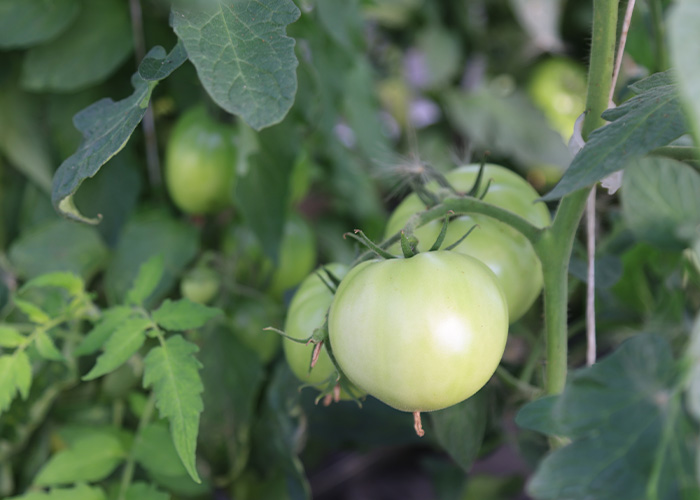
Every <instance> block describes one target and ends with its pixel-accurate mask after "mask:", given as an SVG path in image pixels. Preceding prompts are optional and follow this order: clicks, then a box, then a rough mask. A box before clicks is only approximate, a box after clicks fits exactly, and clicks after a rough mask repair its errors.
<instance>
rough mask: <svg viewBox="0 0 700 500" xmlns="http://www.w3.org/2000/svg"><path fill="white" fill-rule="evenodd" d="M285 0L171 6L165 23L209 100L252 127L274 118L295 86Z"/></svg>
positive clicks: (289, 8) (295, 14) (291, 10)
mask: <svg viewBox="0 0 700 500" xmlns="http://www.w3.org/2000/svg"><path fill="white" fill-rule="evenodd" d="M299 15H300V13H299V9H298V8H297V7H296V5H294V2H292V1H291V0H221V1H216V2H200V3H197V4H196V5H195V6H192V7H187V6H186V5H182V4H180V5H177V6H174V7H173V14H172V18H171V22H172V25H173V29H174V30H175V33H176V34H177V36H178V37H179V38H180V40H182V42H183V43H184V45H185V49H186V50H187V55H188V57H189V58H190V60H191V61H192V63H193V64H194V65H195V67H196V68H197V73H198V75H199V79H200V81H201V82H202V85H204V88H205V89H206V90H207V92H209V95H211V97H212V99H214V101H216V103H217V104H218V105H219V106H221V107H222V108H224V109H225V110H226V111H228V112H230V113H233V114H236V115H240V116H241V117H242V118H243V119H244V120H245V121H246V123H248V124H249V125H250V126H251V127H253V128H254V129H256V130H260V129H262V128H265V127H268V126H270V125H273V124H275V123H278V122H280V121H281V120H282V119H283V118H284V116H285V115H286V114H287V112H288V111H289V108H290V107H291V106H292V104H293V102H294V94H295V93H296V90H297V79H296V67H297V64H298V63H297V59H296V57H295V55H294V39H293V38H290V37H287V36H286V35H285V29H286V26H287V25H288V24H290V23H293V22H294V21H296V20H297V19H298V18H299Z"/></svg>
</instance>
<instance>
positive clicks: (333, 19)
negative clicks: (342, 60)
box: [315, 0, 364, 50]
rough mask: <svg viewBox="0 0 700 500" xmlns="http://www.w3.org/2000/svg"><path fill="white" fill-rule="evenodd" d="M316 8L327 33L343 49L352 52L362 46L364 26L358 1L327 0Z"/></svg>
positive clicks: (319, 3)
mask: <svg viewBox="0 0 700 500" xmlns="http://www.w3.org/2000/svg"><path fill="white" fill-rule="evenodd" d="M315 8H316V9H317V10H318V18H319V20H320V21H321V23H322V24H323V26H324V27H325V28H326V31H327V32H328V34H329V35H330V36H331V37H332V38H333V39H334V40H335V41H336V42H337V43H338V44H339V45H340V46H341V47H343V48H345V49H350V50H352V49H353V48H356V47H360V46H361V45H362V33H363V29H364V26H363V24H362V17H361V16H360V11H359V2H358V0H326V1H324V2H318V3H316V5H315Z"/></svg>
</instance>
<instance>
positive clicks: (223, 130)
mask: <svg viewBox="0 0 700 500" xmlns="http://www.w3.org/2000/svg"><path fill="white" fill-rule="evenodd" d="M235 179H236V147H235V146H234V142H233V132H232V130H231V128H230V127H227V126H226V125H223V124H220V123H218V122H216V121H214V120H213V119H212V118H210V117H209V115H208V114H207V111H206V109H204V108H203V107H196V108H193V109H191V110H189V111H187V112H186V113H185V114H184V115H183V116H182V117H181V118H180V120H178V122H177V124H176V125H175V128H174V129H173V132H172V134H171V136H170V140H169V142H168V147H167V150H166V152H165V184H166V186H167V188H168V193H169V194H170V197H171V198H172V200H173V202H174V203H175V205H177V207H178V208H179V209H180V210H182V211H183V212H186V213H190V214H209V213H214V212H217V211H219V210H221V209H222V208H225V207H226V206H227V205H230V204H231V193H232V191H233V187H234V184H235Z"/></svg>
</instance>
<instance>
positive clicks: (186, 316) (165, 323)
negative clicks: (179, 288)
mask: <svg viewBox="0 0 700 500" xmlns="http://www.w3.org/2000/svg"><path fill="white" fill-rule="evenodd" d="M220 314H221V310H220V309H216V308H215V307H207V306H205V305H203V304H198V303H197V302H192V301H191V300H188V299H180V300H176V301H172V300H170V299H166V300H165V302H163V304H161V306H160V307H159V308H158V309H156V310H155V311H153V313H152V317H153V321H155V322H156V323H158V324H159V325H160V326H161V327H163V328H165V329H166V330H173V331H182V330H191V329H193V328H199V327H201V326H204V325H205V324H206V323H207V321H209V320H210V319H212V318H215V317H217V316H219V315H220Z"/></svg>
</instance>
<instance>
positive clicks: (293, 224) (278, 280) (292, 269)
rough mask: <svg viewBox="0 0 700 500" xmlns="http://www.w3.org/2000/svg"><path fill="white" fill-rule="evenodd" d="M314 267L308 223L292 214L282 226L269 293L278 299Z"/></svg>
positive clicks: (312, 246)
mask: <svg viewBox="0 0 700 500" xmlns="http://www.w3.org/2000/svg"><path fill="white" fill-rule="evenodd" d="M315 265H316V239H315V237H314V232H313V229H311V226H310V225H309V223H308V222H306V221H305V220H304V219H303V218H302V217H301V216H299V215H298V214H296V213H292V214H291V215H290V216H289V218H288V219H287V222H286V223H285V225H284V234H283V235H282V241H281V243H280V248H279V253H278V261H277V268H276V269H275V271H274V273H273V275H272V282H271V283H270V293H271V294H272V295H273V296H275V297H280V296H281V295H282V294H283V293H284V291H285V290H288V289H290V288H292V287H295V286H297V285H298V284H299V283H301V281H302V280H303V279H304V278H305V277H306V276H307V275H308V274H309V273H310V272H311V270H312V269H313V268H314V266H315Z"/></svg>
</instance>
